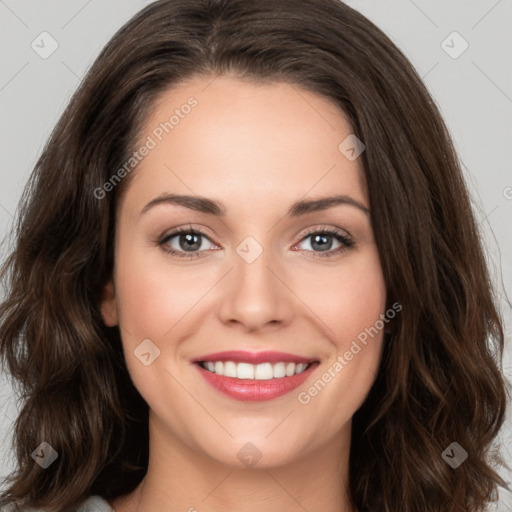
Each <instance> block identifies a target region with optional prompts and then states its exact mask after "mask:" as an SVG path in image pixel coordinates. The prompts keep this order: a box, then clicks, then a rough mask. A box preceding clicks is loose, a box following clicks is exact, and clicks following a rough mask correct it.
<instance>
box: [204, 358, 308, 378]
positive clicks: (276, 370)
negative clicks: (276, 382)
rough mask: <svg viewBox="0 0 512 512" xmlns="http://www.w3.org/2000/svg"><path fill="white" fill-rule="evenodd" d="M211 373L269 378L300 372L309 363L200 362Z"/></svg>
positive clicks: (289, 375) (237, 376) (226, 375)
mask: <svg viewBox="0 0 512 512" xmlns="http://www.w3.org/2000/svg"><path fill="white" fill-rule="evenodd" d="M201 365H202V366H203V368H206V369H207V370H208V371H210V372H212V373H216V374H217V375H223V376H224V377H234V378H237V379H253V380H270V379H281V378H283V377H291V376H292V375H298V374H299V373H302V372H303V371H304V370H305V369H306V368H307V367H308V366H309V364H307V363H298V364H295V363H274V364H272V363H261V364H250V363H234V362H233V361H225V362H224V361H215V362H213V361H207V362H204V363H201Z"/></svg>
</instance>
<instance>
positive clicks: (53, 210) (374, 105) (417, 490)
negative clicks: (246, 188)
mask: <svg viewBox="0 0 512 512" xmlns="http://www.w3.org/2000/svg"><path fill="white" fill-rule="evenodd" d="M226 73H229V74H233V75H235V76H238V77H240V78H242V79H247V80H254V81H268V82H272V81H287V82H289V83H290V84H293V85H297V86H300V87H302V88H305V89H307V90H310V91H312V92H315V93H317V94H319V95H321V96H323V97H326V98H328V99H330V100H332V101H333V102H335V103H336V104H337V105H339V106H340V107H341V108H342V110H343V111H344V112H345V113H346V115H347V117H348V119H349V121H350V122H351V124H352V128H353V132H354V134H355V135H356V136H357V137H358V138H359V139H361V140H362V141H363V142H364V144H365V145H366V150H365V152H364V153H363V154H362V155H361V157H360V158H361V164H362V166H363V168H364V175H365V180H366V183H367V185H368V189H369V197H370V207H371V212H372V214H371V215H372V225H373V230H374V233H375V237H376V241H377V245H378V248H379V253H380V258H381V263H382V268H383V272H384V276H385V282H386V286H387V294H388V297H389V302H390V304H391V303H393V302H395V301H398V302H399V303H400V304H401V305H402V311H401V313H400V315H399V316H398V317H397V319H396V322H395V324H394V327H393V330H392V332H391V333H390V334H389V335H388V336H387V337H386V339H385V345H384V353H383V359H382V363H381V367H380V371H379V374H378V376H377V379H376V382H375V384H374V386H373V387H372V389H371V391H370V393H369V395H368V397H367V400H366V401H365V403H364V404H363V406H362V407H361V409H360V410H358V411H357V412H356V414H355V416H354V418H353V422H354V428H353V436H352V444H351V453H350V489H349V490H350V495H351V497H352V500H353V502H354V504H355V505H356V506H357V508H358V510H359V511H360V512H363V511H372V512H375V511H377V510H378V511H386V512H391V511H392V512H398V511H403V512H406V511H407V512H412V511H424V510H425V509H426V508H428V510H429V511H432V512H434V511H443V512H444V511H446V512H447V511H464V512H467V511H480V510H483V507H484V504H485V503H486V502H488V501H489V500H490V499H491V498H492V497H493V495H494V493H495V492H496V489H497V483H500V484H503V482H502V480H501V479H500V478H499V476H498V475H497V473H495V471H494V470H493V467H492V464H491V463H490V462H489V460H488V459H489V449H490V446H491V443H492V441H493V439H494V438H495V436H496V434H497V432H498V430H499V428H500V426H501V425H502V422H503V420H504V411H505V404H506V392H505V387H504V380H503V377H502V375H501V372H500V367H499V362H500V361H501V357H502V351H503V329H502V324H501V321H500V317H499V314H498V312H497V309H496V307H495V302H494V301H495V299H494V297H493V293H492V288H491V283H490V279H489V275H488V271H487V268H486V263H485V259H484V255H483V250H482V245H481V242H480V238H479V234H478V231H477V226H476V223H475V219H474V216H473V213H472V210H471V206H470V201H469V198H468V192H467V190H466V186H465V183H464V181H463V177H462V172H461V168H460V164H459V162H458V159H457V157H456V154H455V151H454V148H453V146H452V142H451V139H450V136H449V134H448V132H447V129H446V127H445V124H444V123H443V121H442V119H441V117H440V114H439V112H438V109H437V108H436V106H435V104H434V102H433V100H432V99H431V97H430V95H429V93H428V92H427V90H426V88H425V86H424V85H423V83H422V82H421V80H420V78H419V77H418V75H417V73H416V72H415V70H414V69H413V67H412V66H411V64H410V63H409V62H408V60H407V59H406V57H405V56H404V55H403V54H402V53H401V52H400V50H398V49H397V48H396V46H395V45H394V44H393V43H392V42H391V41H390V39H389V38H388V37H387V36H386V35H385V34H384V33H383V32H382V31H380V30H379V29H378V28H377V27H376V26H375V25H373V24H372V23H371V22H370V21H369V20H368V19H366V18H365V17H364V16H362V15H361V14H359V13H358V12H357V11H355V10H353V9H351V8H350V7H348V6H346V5H345V4H343V3H341V2H340V1H338V0H301V1H300V2H297V1H296V0H258V1H257V2H253V1H248V0H160V1H157V2H154V3H151V4H149V5H148V6H147V7H145V8H144V9H142V10H141V11H140V12H139V13H138V14H136V15H135V16H134V17H133V18H132V19H131V20H130V21H129V22H128V23H127V24H126V25H125V26H123V27H122V28H121V29H120V30H119V31H118V32H117V34H116V35H115V36H114V37H113V38H112V40H111V41H110V42H109V43H108V44H107V45H106V47H105V48H104V49H103V51H102V52H101V54H100V55H99V57H98V58H97V59H96V61H95V62H94V64H93V66H92V67H91V69H90V70H89V71H88V73H87V75H86V77H85V79H84V80H83V82H82V83H81V85H80V87H79V88H78V90H77V91H76V93H75V94H74V96H73V98H72V99H71V101H70V104H69V106H68V107H67V109H66V110H65V112H64V114H63V115H62V117H61V118H60V120H59V122H58V124H57V126H56V127H55V129H54V131H53V133H52V135H51V137H50V139H49V141H48V143H47V145H46V147H45V148H44V151H43V153H42V155H41V156H40V158H39V160H38V162H37V164H36V166H35V169H34V172H33V174H32V176H31V178H30V181H29V183H28V185H27V188H26V189H25V191H24V194H23V196H22V200H21V202H20V206H19V214H18V219H17V224H16V226H15V231H14V235H15V239H16V245H15V247H14V248H13V250H12V252H11V253H10V255H9V257H8V259H7V260H6V262H5V264H4V266H3V267H2V279H3V282H4V284H5V289H6V291H7V294H6V297H5V300H4V302H3V303H2V304H1V320H0V350H1V355H2V361H3V364H4V365H5V363H7V367H8V370H9V372H10V373H11V374H12V376H13V378H14V379H15V385H16V389H17V391H18V393H19V394H20V399H21V400H22V408H21V411H20V414H19V417H18V418H17V421H16V430H15V434H14V437H15V439H14V441H15V447H16V454H17V470H16V471H15V472H14V473H13V474H12V475H11V476H10V477H9V479H8V480H7V483H8V484H9V486H8V487H7V489H6V490H5V491H4V492H3V493H2V495H1V496H2V500H3V501H1V502H0V505H1V504H3V503H8V502H11V501H12V502H14V501H17V502H20V503H22V502H23V503H25V504H26V505H29V506H39V507H48V510H51V511H55V512H64V511H68V510H70V508H71V507H74V506H76V505H77V504H78V503H79V502H81V501H82V500H83V499H84V498H85V497H87V496H88V495H89V494H92V493H94V494H100V495H101V496H103V497H105V498H106V499H111V498H114V497H116V496H119V495H122V494H125V493H128V492H130V491H131V490H133V489H134V488H135V487H136V486H137V484H138V483H139V482H140V480H141V479H142V477H143V476H144V473H145V471H146V469H147V461H148V430H147V422H148V407H147V404H146V403H145V401H144V400H143V399H142V397H141V396H140V395H139V393H138V392H137V390H136V389H135V387H134V386H133V383H132V382H131V379H130V376H129V374H128V371H127V369H126V365H125V361H124V358H123V352H122V345H121V338H120V332H119V329H118V328H117V327H115V328H109V327H106V326H105V324H104V323H103V321H102V317H101V315H100V312H99V301H100V295H101V290H102V288H103V286H104V285H105V283H106V282H107V281H108V280H109V278H110V277H111V273H112V269H113V257H114V254H113V244H114V236H115V213H116V205H117V204H118V202H119V197H120V194H121V192H122V190H123V189H125V188H126V186H127V183H128V182H129V177H127V178H125V179H124V180H123V181H122V182H121V183H120V185H119V186H118V187H115V188H114V189H113V190H112V191H111V192H109V193H108V194H105V197H102V198H98V197H96V195H95V194H94V193H93V191H94V190H96V189H97V188H98V187H102V186H103V185H104V183H106V182H107V181H108V180H109V179H110V178H111V177H112V175H113V171H114V170H115V169H118V168H119V167H120V166H122V165H123V163H124V162H126V161H127V160H128V159H129V158H130V155H131V152H133V150H134V144H135V142H136V141H137V137H138V136H139V135H140V134H139V133H138V131H139V130H140V129H141V127H142V125H143V121H144V119H145V118H146V116H147V114H148V112H149V109H150V108H151V106H152V105H154V102H155V98H156V97H157V95H159V94H160V93H162V92H163V91H165V90H167V89H169V88H170V87H172V86H173V85H176V84H178V83H179V82H180V81H182V80H185V79H190V78H193V77H195V76H212V77H213V76H215V75H218V74H226ZM340 142H341V141H340ZM130 176H131V175H130ZM43 441H46V442H48V443H49V444H50V445H51V446H52V447H53V448H54V449H55V450H56V451H57V452H58V453H59V458H58V459H57V461H56V462H55V463H54V464H52V465H51V466H50V467H49V468H47V469H45V470H41V468H40V467H39V466H38V465H37V464H35V462H34V460H33V459H32V458H31V453H32V452H33V450H34V449H35V448H36V447H37V446H38V445H39V444H40V443H41V442H43ZM453 441H456V442H457V443H459V445H461V446H462V447H463V448H464V449H465V450H466V451H467V452H468V454H469V457H468V459H467V460H466V461H465V462H464V463H463V464H462V465H461V466H460V467H459V468H458V469H456V470H454V469H452V468H451V467H450V466H449V465H448V464H447V463H446V462H445V461H444V460H443V458H442V457H441V453H442V452H443V450H445V448H446V447H448V446H449V445H450V444H451V443H452V442H453Z"/></svg>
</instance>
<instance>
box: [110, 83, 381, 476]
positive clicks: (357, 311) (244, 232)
mask: <svg viewBox="0 0 512 512" xmlns="http://www.w3.org/2000/svg"><path fill="white" fill-rule="evenodd" d="M190 98H193V99H190ZM171 116H173V117H171ZM166 123H167V124H166ZM351 133H352V130H351V127H350V125H349V124H348V122H347V121H346V120H345V118H344V117H343V115H342V113H341V111H340V110H338V108H337V107H336V106H335V105H334V104H332V103H331V102H329V101H328V100H326V99H325V98H323V97H321V96H318V95H315V94H313V93H310V92H307V91H306V90H303V89H301V88H299V87H297V86H291V85H289V84H287V83H276V84H272V85H250V84H248V83H246V82H242V81H240V80H238V79H235V78H229V77H226V76H220V77H217V78H216V79H214V80H213V81H211V78H209V79H206V78H205V79H196V80H194V81H190V82H188V83H182V84H181V85H180V86H179V87H176V88H174V89H172V90H170V91H167V92H166V93H165V94H164V95H163V96H162V97H161V98H159V101H158V102H157V103H156V105H155V108H154V110H153V111H152V113H151V115H150V117H149V119H148V120H147V122H146V124H145V126H144V128H143V130H142V133H141V137H140V141H141V144H140V145H139V146H137V148H136V149H139V148H141V146H143V145H145V147H146V150H144V149H142V150H138V151H137V155H136V156H134V158H136V159H137V160H138V161H139V162H138V165H137V167H136V169H135V170H133V171H131V172H133V174H134V175H133V180H132V181H131V182H130V184H129V186H128V188H127V190H126V194H125V195H124V196H123V200H122V202H121V203H120V204H119V205H118V212H117V231H116V247H115V273H114V287H111V286H110V285H109V286H108V287H107V288H106V290H105V295H104V301H103V304H102V312H103V317H104V319H105V322H106V323H107V324H108V325H115V324H118V325H119V326H120V329H121V333H122V340H123V346H124V353H125V357H126V363H127V366H128V370H129V372H130V374H131V377H132V379H133V382H134V384H135V386H136V387H137V389H138V390H139V392H140V393H141V395H142V396H143V397H144V399H145V400H146V401H147V403H148V404H149V407H150V425H151V432H152V433H153V436H154V437H153V439H152V443H155V442H156V441H155V439H158V440H159V441H158V442H159V443H160V446H161V447H163V446H164V445H166V444H167V445H168V446H181V447H186V448H188V449H189V450H193V451H194V452H195V453H196V454H197V453H199V454H200V455H203V456H207V457H210V458H212V459H213V460H216V461H219V462H222V463H226V464H230V465H236V466H241V465H242V464H245V465H251V464H254V462H257V464H258V466H259V467H262V466H268V467H270V466H273V465H278V464H285V463H288V462H291V461H293V460H294V459H295V458H297V457H301V456H305V455H306V454H308V453H312V452H313V451H315V450H320V449H322V448H325V447H330V448H331V450H330V453H332V456H333V457H337V456H338V454H337V453H336V451H335V450H332V448H333V447H335V446H337V444H339V442H341V440H345V441H344V442H346V440H347V439H349V437H350V425H351V417H352V415H353V414H354V412H355V411H356V410H357V409H358V408H359V407H360V406H361V404H362V402H363V401H364V399H365V397H366V395H367V393H368V391H369V389H370V387H371V385H372V383H373V382H374V379H375V375H376V373H377V370H378V365H379V361H380V355H381V348H382V339H383V329H382V328H380V329H376V328H375V326H376V325H377V326H379V327H382V323H383V322H382V321H380V319H381V318H382V316H381V315H383V314H384V313H385V303H386V289H385V285H384V280H383V274H382V269H381V266H380V262H379V257H378V252H377V247H376V244H375V240H374V236H373V232H372V226H371V222H370V216H369V214H368V211H367V210H368V209H369V203H368V195H367V191H366V190H365V188H364V186H363V183H362V167H361V165H360V159H359V158H356V157H357V153H358V149H360V148H358V147H357V146H355V145H354V142H353V140H352V139H350V138H349V139H348V140H345V139H347V137H349V136H350V135H351ZM344 141H345V142H344ZM342 143H343V144H342ZM340 144H341V149H340V147H339V146H340ZM351 148H354V149H355V151H351ZM171 195H178V196H187V198H188V199H185V198H181V199H177V200H176V201H173V200H172V198H171ZM334 196H337V197H338V198H340V199H339V201H332V202H331V203H330V204H327V203H324V204H323V205H322V203H315V201H318V200H319V199H325V198H328V197H334ZM297 203H300V204H298V205H297ZM187 205H188V206H187ZM178 228H179V229H181V230H183V232H184V233H178V234H175V230H176V229H178ZM190 230H192V233H190ZM326 231H327V233H326ZM194 232H196V233H200V234H194ZM170 251H174V252H175V253H174V254H173V253H171V252H170ZM114 290H115V292H114ZM372 329H373V330H372ZM375 331H378V332H377V333H375ZM369 332H371V333H372V334H371V335H368V333H369ZM364 333H366V335H365V334H364ZM363 339H365V342H363V341H362V340H363ZM358 349H359V350H358ZM228 351H229V352H231V351H236V352H237V353H236V354H232V353H231V354H219V353H220V352H228ZM263 352H265V354H262V353H263ZM269 353H270V354H269ZM283 353H284V354H283ZM198 361H209V364H203V365H201V364H200V363H199V362H198ZM301 361H302V362H303V364H302V365H299V364H300V362H301ZM221 363H222V364H221ZM251 363H252V364H251ZM293 363H295V364H293ZM309 363H312V364H309ZM305 364H308V366H307V369H306V370H304V365H305ZM208 367H209V368H210V369H208ZM212 369H213V370H214V371H215V370H216V371H218V373H214V372H212V371H211V370H212ZM292 373H294V374H295V375H294V376H292ZM235 375H236V376H235ZM283 375H284V376H283ZM239 377H240V378H239ZM248 443H251V444H248ZM251 461H252V462H251Z"/></svg>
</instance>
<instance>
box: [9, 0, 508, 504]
mask: <svg viewBox="0 0 512 512" xmlns="http://www.w3.org/2000/svg"><path fill="white" fill-rule="evenodd" d="M298 1H299V0H298ZM148 3H149V2H147V1H145V2H144V1H142V0H139V1H137V0H101V1H100V0H65V1H64V0H45V1H44V2H43V1H41V0H0V58H1V66H0V162H1V166H0V238H1V239H2V240H3V239H4V237H6V236H7V234H8V232H9V230H10V228H11V225H12V221H13V217H14V215H15V210H16V206H17V202H18V200H19V197H20V194H21V192H22V190H23V187H24V185H25V183H26V181H27V178H28V176H29V173H30V172H31V170H32V168H33V166H34V164H35V162H36V159H37V157H38V156H39V154H40V152H41V150H42V148H43V145H44V143H45V141H46V139H47V138H48V136H49V134H50V132H51V130H52V128H53V126H54V125H55V123H56V121H57V119H58V118H59V116H60V114H61V113H62V111H63V109H64V108H65V106H66V104H67V102H68V100H69V99H70V97H71V94H72V93H73V92H74V90H75V89H76V87H77V86H78V84H79V83H80V80H81V77H82V76H83V75H84V74H85V71H86V70H87V68H88V67H89V66H90V65H91V64H92V62H93V60H94V59H95V57H96V56H97V55H98V53H99V52H100V50H101V49H102V47H103V46H104V45H105V44H106V42H107V41H108V40H109V39H110V38H111V37H112V35H113V34H114V33H115V31H116V30H117V29H118V28H119V27H120V26H121V25H122V24H123V23H124V22H125V21H127V20H128V19H129V18H130V17H131V16H132V15H133V14H134V13H135V12H136V11H138V10H139V9H140V8H142V7H143V6H144V5H146V4H148ZM347 3H348V4H349V5H351V6H352V7H354V8H355V9H357V10H359V11H360V12H362V13H363V14H364V15H366V16H367V17H368V18H370V19H371V20H372V21H373V22H374V23H375V24H376V25H378V26H379V27H380V28H381V29H383V30H384V31H385V32H386V33H387V34H388V35H389V36H390V38H391V39H392V40H393V41H394V42H395V43H396V44H397V45H398V46H399V47H400V48H401V49H402V51H403V52H404V53H405V54H406V55H407V57H408V58H409V59H410V61H411V62H412V64H413V65H414V66H415V67H416V69H417V70H418V72H419V74H420V76H421V77H422V78H423V80H424V82H425V84H426V85H427V87H428V89H429V90H430V92H431V94H432V96H433V97H434V100H435V101H436V103H437V105H438V106H439V108H440V110H441V113H442V115H443V117H444V119H445V121H446V123H447V124H448V127H449V129H450V131H451V134H452V136H453V139H454V142H455V145H456V149H457V150H458V152H459V155H460V158H461V161H462V163H463V165H464V169H465V173H466V179H467V182H468V185H469V187H470V191H471V193H472V197H473V201H474V207H475V212H476V215H477V218H478V219H479V225H480V228H481V230H482V236H483V238H484V240H485V244H486V247H487V250H488V259H489V264H490V266H491V270H492V275H493V278H494V281H495V286H496V292H497V294H498V296H499V298H500V301H501V307H502V312H503V317H504V319H505V326H506V344H507V349H506V354H505V360H504V372H505V374H506V375H507V377H508V379H509V380H510V381H511V382H512V350H511V344H512V342H511V334H512V313H511V308H510V305H509V304H508V303H507V294H508V297H509V298H510V297H512V293H511V292H512V229H511V220H512V172H511V168H510V162H511V161H512V136H511V135H512V115H511V114H512V67H511V65H510V62H511V54H512V30H511V27H512V23H511V22H512V0H473V1H471V0H451V1H450V0H351V1H348V2H347ZM42 33H47V34H42ZM41 38H44V43H41ZM52 45H53V47H55V50H54V51H53V53H52V54H51V55H49V56H47V55H44V51H47V52H49V51H50V50H52V49H53V47H52ZM43 47H44V50H43ZM41 53H43V55H41ZM43 57H46V58H43ZM5 253H6V245H5V243H4V244H3V245H2V246H1V250H0V260H1V259H3V258H4V257H5ZM0 291H1V290H0ZM0 406H1V411H2V412H1V414H0V448H1V449H0V477H2V476H5V475H6V474H7V473H9V471H10V469H11V468H12V465H13V463H12V461H13V456H12V453H11V451H10V442H11V438H10V436H11V431H12V423H13V421H14V419H15V418H16V411H17V406H16V403H15V401H14V398H13V391H12V389H11V388H10V386H9V384H8V382H7V381H6V379H5V376H4V375H1V374H0ZM453 414H454V415H456V414H457V411H453ZM511 422H512V420H511V414H510V413H509V414H508V419H507V424H506V426H505V427H504V429H503V430H502V436H501V438H502V439H503V440H504V442H505V449H504V455H505V456H506V457H507V458H508V461H509V464H510V463H511V462H512V428H511ZM34 448H35V447H34ZM501 473H502V475H503V477H504V478H505V480H507V481H508V482H511V481H512V473H511V472H507V471H502V472H501ZM511 488H512V484H511ZM511 498H512V494H510V493H508V492H506V491H505V490H500V503H499V505H498V508H497V510H500V511H507V510H512V499H511Z"/></svg>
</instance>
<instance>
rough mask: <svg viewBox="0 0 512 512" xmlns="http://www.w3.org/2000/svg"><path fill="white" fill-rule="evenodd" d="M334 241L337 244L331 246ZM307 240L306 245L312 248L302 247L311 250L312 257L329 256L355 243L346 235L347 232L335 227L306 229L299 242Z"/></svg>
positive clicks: (339, 252)
mask: <svg viewBox="0 0 512 512" xmlns="http://www.w3.org/2000/svg"><path fill="white" fill-rule="evenodd" d="M333 239H334V243H338V244H339V246H338V247H335V248H334V249H333V248H332V246H333ZM304 242H307V244H306V245H309V247H310V248H311V249H312V250H311V249H307V248H306V249H302V250H306V251H307V252H313V253H314V255H313V256H314V257H317V256H319V257H322V258H325V257H327V258H329V257H332V256H335V255H338V254H341V253H342V252H344V251H346V250H348V249H350V248H351V247H353V246H354V245H355V243H354V241H353V240H352V239H351V238H350V237H349V236H348V234H346V233H344V232H342V231H340V230H338V229H336V228H330V227H326V228H321V229H320V228H315V229H312V230H310V231H307V232H306V233H305V234H304V236H303V237H302V240H301V242H300V243H304Z"/></svg>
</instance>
